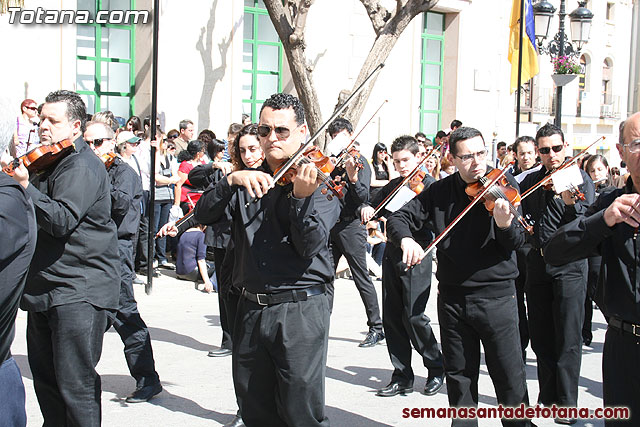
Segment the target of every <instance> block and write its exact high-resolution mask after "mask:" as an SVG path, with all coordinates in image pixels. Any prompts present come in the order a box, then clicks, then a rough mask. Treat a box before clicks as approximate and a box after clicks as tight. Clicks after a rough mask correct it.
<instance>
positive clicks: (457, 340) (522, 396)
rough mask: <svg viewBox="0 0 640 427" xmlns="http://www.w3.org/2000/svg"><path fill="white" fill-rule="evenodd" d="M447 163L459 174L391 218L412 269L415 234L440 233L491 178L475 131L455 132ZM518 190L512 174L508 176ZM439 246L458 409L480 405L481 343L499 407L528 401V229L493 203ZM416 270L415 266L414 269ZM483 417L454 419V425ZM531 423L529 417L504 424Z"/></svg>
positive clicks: (449, 369) (451, 384) (441, 297)
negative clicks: (522, 294)
mask: <svg viewBox="0 0 640 427" xmlns="http://www.w3.org/2000/svg"><path fill="white" fill-rule="evenodd" d="M449 145H450V151H449V152H448V153H447V156H448V158H449V160H450V161H451V162H452V164H453V165H455V166H456V168H457V170H458V172H456V173H454V174H452V175H449V176H447V177H446V178H444V179H441V180H439V181H436V182H434V183H433V184H431V185H430V186H429V187H428V188H426V189H425V190H424V191H422V193H420V194H419V195H418V196H417V197H416V198H415V199H413V200H412V201H410V202H409V203H407V204H406V205H405V206H404V207H403V208H401V209H400V210H398V211H397V212H395V213H394V214H393V215H391V216H390V217H389V218H388V220H387V227H388V231H387V234H388V238H389V240H390V241H391V242H392V243H393V244H395V245H396V246H398V247H400V248H401V249H402V262H403V263H404V264H405V265H406V267H407V268H411V267H414V266H416V265H417V264H419V263H420V262H421V261H422V262H431V257H430V256H427V258H426V259H424V260H423V258H424V257H425V250H424V249H423V244H421V243H419V242H417V241H416V240H415V237H414V235H416V233H418V232H424V229H425V228H431V229H432V230H433V231H435V232H437V233H441V232H442V231H443V230H445V229H447V226H448V225H449V224H450V223H451V222H452V221H453V220H454V218H456V217H457V216H458V214H460V213H461V212H462V211H463V210H464V209H465V208H466V207H467V206H468V205H469V196H468V195H467V193H466V192H465V190H466V187H467V185H470V184H475V183H476V182H477V181H478V180H479V179H480V178H482V177H484V176H485V174H486V173H487V148H486V145H485V142H484V139H483V137H482V134H481V133H480V132H479V131H478V130H476V129H473V128H469V127H461V128H459V129H456V130H455V131H454V132H453V133H452V134H451V136H450V139H449ZM506 178H507V180H508V181H509V183H510V184H511V185H512V186H513V187H515V188H517V184H516V183H515V180H514V179H513V177H511V176H510V175H509V174H507V175H506ZM449 230H450V231H449V233H448V234H447V235H446V237H445V238H444V239H443V240H442V241H441V242H440V243H439V244H438V246H437V248H438V251H437V253H436V255H437V258H438V270H437V273H436V277H437V278H438V320H439V321H440V336H441V340H442V355H443V358H444V366H445V375H446V380H447V394H448V396H449V405H451V406H452V407H477V405H478V376H479V369H480V343H482V346H483V347H484V350H485V360H486V364H487V368H488V371H489V375H490V377H491V379H492V381H493V385H494V387H495V390H496V397H497V399H498V403H500V404H502V405H503V406H509V407H514V406H518V405H520V404H521V403H525V404H528V395H527V385H526V377H525V370H524V362H523V360H522V357H521V354H520V339H519V334H518V312H517V305H516V296H515V286H514V280H515V278H516V277H517V276H518V269H517V266H516V256H515V249H516V248H518V247H519V246H521V245H522V244H523V243H524V240H525V237H524V231H523V229H522V228H521V227H520V225H519V224H518V222H517V221H514V214H513V212H512V206H510V203H509V202H508V201H507V200H505V199H502V198H497V199H496V200H495V207H494V209H493V216H491V215H490V213H489V211H488V210H487V209H486V208H485V207H483V206H482V205H481V204H479V203H478V204H476V205H474V206H473V207H472V208H471V209H470V210H469V211H468V213H467V214H466V215H465V216H464V217H462V219H461V220H460V221H459V222H458V223H457V224H456V225H455V227H453V228H449ZM414 268H415V267H414ZM469 422H470V423H471V424H473V425H477V419H474V420H462V419H454V420H453V421H452V424H453V425H458V424H465V425H467V423H469ZM503 424H508V425H527V424H529V421H528V420H514V421H507V420H503Z"/></svg>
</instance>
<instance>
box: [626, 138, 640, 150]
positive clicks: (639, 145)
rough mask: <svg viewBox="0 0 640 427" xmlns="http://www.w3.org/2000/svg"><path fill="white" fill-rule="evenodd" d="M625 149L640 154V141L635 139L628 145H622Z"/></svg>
mask: <svg viewBox="0 0 640 427" xmlns="http://www.w3.org/2000/svg"><path fill="white" fill-rule="evenodd" d="M622 146H623V147H627V148H628V150H629V152H630V153H640V139H634V140H633V141H631V142H630V143H628V144H622Z"/></svg>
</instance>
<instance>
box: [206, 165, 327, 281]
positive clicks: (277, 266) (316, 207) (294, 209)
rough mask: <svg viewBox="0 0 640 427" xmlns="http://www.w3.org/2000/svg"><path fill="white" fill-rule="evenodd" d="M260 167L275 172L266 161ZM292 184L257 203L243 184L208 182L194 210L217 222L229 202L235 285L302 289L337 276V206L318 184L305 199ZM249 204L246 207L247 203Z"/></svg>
mask: <svg viewBox="0 0 640 427" xmlns="http://www.w3.org/2000/svg"><path fill="white" fill-rule="evenodd" d="M258 170H261V171H264V172H267V173H270V174H271V171H270V170H269V168H268V166H267V165H266V163H263V165H262V166H261V167H260V168H258ZM292 188H293V184H288V185H285V186H280V185H276V186H275V187H274V188H272V189H271V190H270V191H269V192H268V193H267V194H266V195H265V196H264V197H262V198H261V199H259V200H258V201H257V202H256V203H252V202H251V201H252V199H251V197H250V196H249V193H248V192H247V191H246V189H244V188H243V187H239V186H234V187H232V186H230V185H229V183H228V180H227V179H223V180H221V181H220V182H219V183H218V185H216V186H215V187H209V188H208V189H207V190H206V191H205V193H204V194H203V195H202V197H201V198H200V200H199V201H198V204H197V205H196V209H195V218H196V221H198V222H200V223H204V224H208V223H211V222H216V221H217V220H219V219H220V218H221V217H223V215H225V210H226V209H227V206H228V207H229V209H230V212H231V216H232V218H233V220H232V221H233V223H232V229H231V230H232V239H233V242H234V245H235V254H236V257H235V264H234V269H233V284H234V286H236V287H237V288H240V289H241V288H246V289H247V290H249V291H250V292H254V293H264V292H276V291H280V290H288V289H303V288H307V287H309V286H313V285H323V284H326V283H328V282H329V281H331V280H333V275H334V270H333V265H332V263H331V259H330V256H329V248H328V242H329V232H330V230H331V228H332V227H333V225H334V224H335V222H336V220H337V218H338V214H339V208H338V204H337V202H336V199H335V198H334V199H333V200H332V201H329V200H328V199H327V197H326V196H325V195H323V194H322V193H321V188H318V189H317V190H316V191H315V192H314V193H313V194H312V195H311V196H309V197H307V198H306V199H297V198H295V197H293V194H292ZM247 204H248V206H247Z"/></svg>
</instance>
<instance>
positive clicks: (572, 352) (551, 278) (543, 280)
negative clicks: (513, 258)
mask: <svg viewBox="0 0 640 427" xmlns="http://www.w3.org/2000/svg"><path fill="white" fill-rule="evenodd" d="M566 149H567V144H566V143H565V141H564V134H563V133H562V130H561V129H560V128H558V127H557V126H555V125H552V124H546V125H544V126H543V127H541V128H540V129H538V132H537V133H536V151H537V153H538V155H539V156H540V160H541V162H542V166H543V167H542V168H541V169H540V170H539V171H537V172H533V173H531V174H530V175H527V177H526V178H524V180H522V182H521V184H520V187H521V188H522V191H523V192H524V191H525V190H528V189H529V188H531V187H533V186H534V185H535V184H537V183H538V182H540V181H541V180H542V179H543V178H544V177H545V175H547V174H549V173H551V172H552V171H554V170H555V169H556V168H558V167H559V166H560V165H561V164H562V163H563V162H564V161H565V151H566ZM580 174H581V175H582V181H583V183H582V184H580V185H579V186H578V188H579V190H580V191H581V192H582V193H584V200H579V199H577V198H574V197H572V195H571V194H570V192H569V191H568V190H567V191H563V192H562V194H556V192H555V191H554V190H545V189H544V188H538V189H537V190H535V191H534V192H532V193H531V194H530V195H529V196H528V197H526V198H525V199H524V200H523V201H522V209H523V211H524V213H525V214H528V215H530V216H531V219H532V220H533V221H534V234H533V236H532V239H531V243H532V246H533V249H532V250H531V251H529V254H528V255H527V283H526V292H527V308H528V313H529V334H530V337H531V347H532V348H533V351H534V352H535V353H536V359H537V362H538V383H539V384H540V394H539V395H538V403H540V404H544V405H552V404H554V403H555V404H556V405H558V406H563V407H575V406H576V405H577V403H578V380H579V378H580V362H581V360H582V322H583V320H584V319H583V318H584V298H585V292H586V286H587V261H586V260H585V259H582V260H577V261H573V262H569V263H566V264H564V265H562V266H556V265H550V264H549V263H546V262H545V260H544V259H543V253H544V246H545V245H546V243H547V241H548V239H549V238H550V237H551V235H552V234H553V233H554V232H555V231H556V230H557V229H558V227H560V226H562V225H564V224H566V223H568V222H571V221H572V220H573V219H575V218H576V217H578V216H579V215H583V214H584V212H585V211H586V210H587V207H588V206H589V205H590V204H591V203H592V202H593V200H594V186H593V182H592V181H591V178H589V176H588V175H587V174H586V172H584V171H583V170H581V169H580ZM557 421H558V422H560V423H573V422H575V421H574V420H573V419H558V420H557Z"/></svg>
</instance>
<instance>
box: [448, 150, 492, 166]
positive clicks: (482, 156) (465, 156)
mask: <svg viewBox="0 0 640 427" xmlns="http://www.w3.org/2000/svg"><path fill="white" fill-rule="evenodd" d="M454 156H456V157H457V158H459V159H460V160H462V162H463V163H467V162H470V161H471V160H473V159H474V158H477V159H478V160H480V161H482V160H484V159H486V158H487V150H486V149H485V150H482V151H478V152H477V153H472V154H463V155H462V156H458V155H457V154H454Z"/></svg>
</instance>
